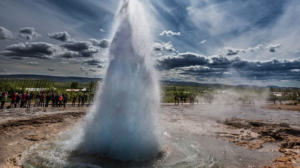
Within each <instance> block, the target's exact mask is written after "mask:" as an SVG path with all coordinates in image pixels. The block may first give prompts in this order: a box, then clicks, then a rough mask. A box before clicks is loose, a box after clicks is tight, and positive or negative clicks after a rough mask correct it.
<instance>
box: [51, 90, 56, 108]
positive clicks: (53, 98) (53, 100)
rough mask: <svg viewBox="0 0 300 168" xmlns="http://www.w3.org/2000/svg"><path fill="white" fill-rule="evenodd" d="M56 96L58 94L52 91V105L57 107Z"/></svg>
mask: <svg viewBox="0 0 300 168" xmlns="http://www.w3.org/2000/svg"><path fill="white" fill-rule="evenodd" d="M55 97H56V94H54V93H52V95H51V101H52V107H55Z"/></svg>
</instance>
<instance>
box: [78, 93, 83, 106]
mask: <svg viewBox="0 0 300 168" xmlns="http://www.w3.org/2000/svg"><path fill="white" fill-rule="evenodd" d="M81 98H82V96H81V95H79V96H78V107H80V102H81Z"/></svg>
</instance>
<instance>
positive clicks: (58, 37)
mask: <svg viewBox="0 0 300 168" xmlns="http://www.w3.org/2000/svg"><path fill="white" fill-rule="evenodd" d="M48 36H49V37H50V38H53V39H56V40H59V41H63V42H65V41H68V40H70V38H71V36H70V35H69V33H68V32H66V31H64V32H57V33H50V34H48Z"/></svg>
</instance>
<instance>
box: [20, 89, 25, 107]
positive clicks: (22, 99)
mask: <svg viewBox="0 0 300 168" xmlns="http://www.w3.org/2000/svg"><path fill="white" fill-rule="evenodd" d="M25 101H26V93H25V92H24V93H23V95H22V97H21V105H20V108H24V104H25Z"/></svg>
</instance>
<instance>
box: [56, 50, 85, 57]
mask: <svg viewBox="0 0 300 168" xmlns="http://www.w3.org/2000/svg"><path fill="white" fill-rule="evenodd" d="M58 57H61V58H78V57H82V54H80V53H79V52H76V51H65V52H61V53H59V54H58Z"/></svg>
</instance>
